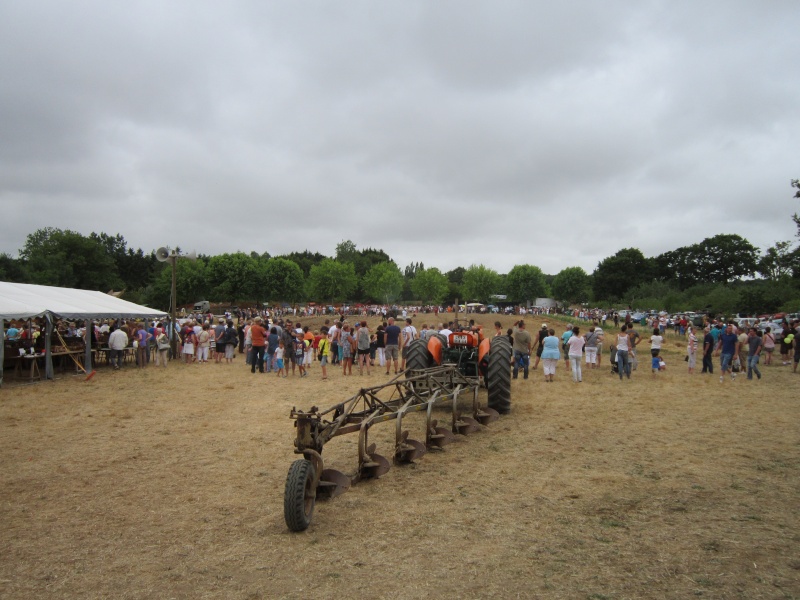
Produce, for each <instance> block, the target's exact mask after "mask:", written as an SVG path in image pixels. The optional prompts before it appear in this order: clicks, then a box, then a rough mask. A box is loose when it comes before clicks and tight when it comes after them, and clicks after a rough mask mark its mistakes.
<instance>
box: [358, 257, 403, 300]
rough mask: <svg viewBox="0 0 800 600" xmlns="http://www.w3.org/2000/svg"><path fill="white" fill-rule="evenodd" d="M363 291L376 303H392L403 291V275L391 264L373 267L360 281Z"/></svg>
mask: <svg viewBox="0 0 800 600" xmlns="http://www.w3.org/2000/svg"><path fill="white" fill-rule="evenodd" d="M361 286H362V287H363V288H364V291H365V292H366V293H367V295H369V297H371V298H372V299H373V300H376V301H378V302H386V303H387V304H388V303H389V302H392V301H393V300H395V299H396V298H397V297H399V296H400V293H401V292H402V291H403V274H402V273H400V269H398V268H397V265H396V264H394V263H393V262H382V263H378V264H377V265H373V266H372V268H370V270H369V271H367V273H366V275H364V278H363V279H362V280H361Z"/></svg>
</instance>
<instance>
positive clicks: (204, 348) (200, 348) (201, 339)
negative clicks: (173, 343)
mask: <svg viewBox="0 0 800 600" xmlns="http://www.w3.org/2000/svg"><path fill="white" fill-rule="evenodd" d="M196 335H197V362H199V363H207V362H208V349H209V346H210V342H209V339H210V338H211V335H210V334H209V333H208V323H203V325H202V326H201V328H200V333H199V334H196Z"/></svg>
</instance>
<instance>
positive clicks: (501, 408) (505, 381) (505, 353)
mask: <svg viewBox="0 0 800 600" xmlns="http://www.w3.org/2000/svg"><path fill="white" fill-rule="evenodd" d="M486 388H487V390H488V392H489V402H488V404H489V408H493V409H495V410H496V411H497V412H499V413H500V414H501V415H505V414H508V413H509V412H510V411H511V343H510V342H509V341H508V338H506V337H505V336H498V337H494V338H492V341H491V346H490V347H489V366H488V368H487V371H486Z"/></svg>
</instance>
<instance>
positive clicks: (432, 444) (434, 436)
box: [428, 421, 456, 449]
mask: <svg viewBox="0 0 800 600" xmlns="http://www.w3.org/2000/svg"><path fill="white" fill-rule="evenodd" d="M455 439H456V436H454V435H453V432H452V431H450V430H449V429H447V428H446V427H437V422H436V421H434V422H433V423H431V432H430V435H428V448H440V449H441V448H442V447H444V446H446V445H447V444H449V443H450V442H452V441H453V440H455Z"/></svg>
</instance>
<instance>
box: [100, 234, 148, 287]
mask: <svg viewBox="0 0 800 600" xmlns="http://www.w3.org/2000/svg"><path fill="white" fill-rule="evenodd" d="M89 238H90V239H93V240H96V241H97V242H98V243H100V244H101V245H102V246H103V247H104V248H105V249H106V252H108V254H109V255H110V256H111V257H112V258H113V259H114V264H115V265H116V268H117V273H118V274H119V276H120V279H122V286H123V287H124V288H125V289H126V290H136V289H139V288H142V287H144V286H146V285H148V284H149V283H150V282H151V281H152V280H153V275H154V274H155V272H156V271H157V270H158V264H159V263H158V260H157V259H156V256H155V253H154V252H150V254H145V253H144V252H143V251H142V249H141V248H139V249H137V250H134V249H133V248H128V243H127V242H126V241H125V238H124V237H122V236H121V235H120V234H117V235H115V236H110V235H108V234H105V233H91V234H89Z"/></svg>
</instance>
